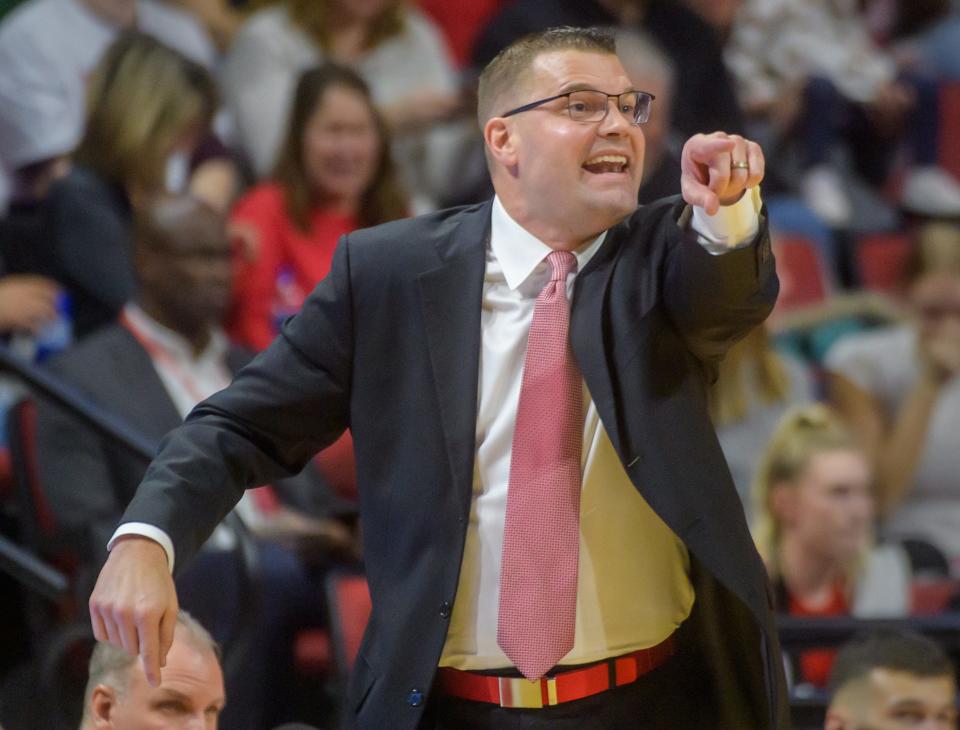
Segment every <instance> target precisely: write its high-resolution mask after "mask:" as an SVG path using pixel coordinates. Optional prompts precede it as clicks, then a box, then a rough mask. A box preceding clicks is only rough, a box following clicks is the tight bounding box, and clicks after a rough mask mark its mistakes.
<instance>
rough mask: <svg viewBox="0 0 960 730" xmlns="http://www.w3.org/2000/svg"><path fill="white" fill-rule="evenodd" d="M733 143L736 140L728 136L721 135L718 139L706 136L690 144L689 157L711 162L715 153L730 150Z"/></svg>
mask: <svg viewBox="0 0 960 730" xmlns="http://www.w3.org/2000/svg"><path fill="white" fill-rule="evenodd" d="M735 145H736V142H734V141H733V140H732V139H730V138H729V137H722V138H718V139H709V138H707V139H704V140H701V141H699V142H698V143H697V144H694V145H691V146H690V157H691V158H692V159H693V160H695V161H696V162H700V163H702V164H710V163H711V162H713V158H714V157H715V156H716V155H717V154H719V153H721V152H730V151H731V150H732V149H733V148H734V146H735Z"/></svg>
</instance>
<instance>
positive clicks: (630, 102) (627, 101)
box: [567, 90, 651, 124]
mask: <svg viewBox="0 0 960 730" xmlns="http://www.w3.org/2000/svg"><path fill="white" fill-rule="evenodd" d="M610 98H611V97H609V96H607V95H606V94H604V93H603V92H602V91H590V90H584V91H574V92H573V93H572V94H570V96H569V98H568V105H567V109H568V110H569V112H570V118H571V119H573V120H574V121H575V122H598V121H600V120H601V119H603V118H604V117H605V116H606V114H607V108H608V100H609V99H610ZM650 101H651V98H650V95H649V94H644V93H643V92H640V91H630V92H627V93H626V94H621V95H620V96H619V97H618V99H617V108H618V109H619V110H620V113H621V114H623V115H624V116H625V117H627V119H631V120H633V123H634V124H643V123H644V122H646V121H647V120H648V119H649V118H650Z"/></svg>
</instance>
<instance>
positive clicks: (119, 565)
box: [90, 536, 179, 687]
mask: <svg viewBox="0 0 960 730" xmlns="http://www.w3.org/2000/svg"><path fill="white" fill-rule="evenodd" d="M178 610H179V606H178V604H177V591H176V588H175V587H174V584H173V577H172V576H171V575H170V569H169V567H168V565H167V556H166V553H165V552H164V550H163V548H162V547H161V546H160V545H159V544H158V543H156V542H154V541H153V540H150V539H148V538H144V537H139V536H125V537H121V538H120V539H119V540H117V542H116V544H115V545H114V546H113V549H112V550H111V551H110V555H109V557H108V558H107V562H106V563H105V564H104V566H103V570H101V571H100V577H99V578H97V585H96V586H95V587H94V589H93V593H92V594H91V595H90V620H91V622H92V624H93V635H94V637H96V639H97V640H98V641H109V642H110V643H111V644H114V645H116V646H119V647H123V648H124V649H125V650H126V651H127V652H128V653H129V654H131V655H136V654H139V655H140V658H141V660H142V661H143V667H144V670H145V671H146V675H147V681H148V682H149V683H150V684H151V685H152V686H154V687H156V686H158V685H159V684H160V668H161V667H162V666H164V665H165V664H166V660H167V652H168V651H170V645H171V644H173V629H174V626H175V625H176V621H177V611H178Z"/></svg>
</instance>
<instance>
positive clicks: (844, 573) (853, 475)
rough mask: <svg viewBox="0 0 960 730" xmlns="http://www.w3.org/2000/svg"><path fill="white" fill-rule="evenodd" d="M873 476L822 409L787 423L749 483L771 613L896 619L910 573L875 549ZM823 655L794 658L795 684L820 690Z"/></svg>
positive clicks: (827, 658) (890, 553) (849, 437)
mask: <svg viewBox="0 0 960 730" xmlns="http://www.w3.org/2000/svg"><path fill="white" fill-rule="evenodd" d="M872 478H873V474H872V472H871V469H870V462H869V459H868V458H867V456H866V454H865V453H864V452H863V450H862V449H861V447H860V445H859V443H858V442H857V440H856V439H855V438H854V436H853V434H852V433H850V432H849V431H847V430H846V428H845V427H844V426H843V424H842V423H841V422H840V421H839V419H838V418H837V417H836V416H834V415H833V414H832V413H831V412H830V411H829V410H828V409H827V408H826V407H825V406H822V405H819V404H817V405H812V406H807V407H806V408H800V409H794V410H792V411H790V412H788V413H787V415H786V416H784V418H783V420H782V421H781V423H780V425H779V426H778V427H777V429H776V431H775V432H774V433H773V436H772V438H771V440H770V443H769V445H768V446H767V450H766V452H765V453H764V455H763V458H762V460H761V463H760V467H759V469H758V470H757V476H756V481H755V483H754V499H755V507H754V509H755V514H756V517H755V521H754V537H755V539H756V542H757V548H758V550H759V551H760V555H761V557H763V559H764V562H765V564H766V566H767V570H768V572H769V574H770V578H771V580H772V582H773V585H774V602H775V604H776V608H777V610H778V611H780V612H782V613H786V614H789V615H793V616H838V615H854V616H863V617H866V616H874V617H875V616H885V617H891V616H902V615H905V614H906V613H908V611H909V608H910V606H909V583H910V565H909V561H908V559H907V556H906V553H905V552H903V551H902V550H901V549H900V548H899V547H895V546H876V545H875V544H874V541H873V533H872V521H873V515H874V502H873V495H872V493H871V486H872V484H871V483H872ZM832 659H833V652H831V651H810V652H803V653H802V654H800V655H799V657H797V658H796V661H795V662H794V665H795V666H794V678H795V681H798V682H800V681H802V682H809V683H812V684H814V685H818V686H824V685H826V682H827V678H828V676H829V672H830V665H831V662H832Z"/></svg>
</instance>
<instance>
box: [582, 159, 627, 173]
mask: <svg viewBox="0 0 960 730" xmlns="http://www.w3.org/2000/svg"><path fill="white" fill-rule="evenodd" d="M629 166H630V162H629V160H627V158H626V157H624V156H623V155H598V156H597V157H591V158H590V159H589V160H587V161H586V162H584V163H583V165H582V167H583V169H584V170H586V171H587V172H591V173H593V174H594V175H600V174H603V173H605V172H626V171H627V168H628V167H629Z"/></svg>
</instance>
